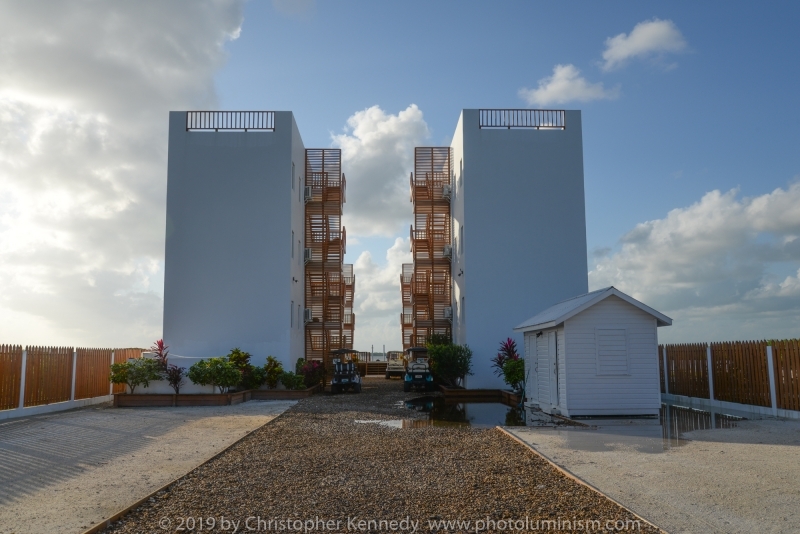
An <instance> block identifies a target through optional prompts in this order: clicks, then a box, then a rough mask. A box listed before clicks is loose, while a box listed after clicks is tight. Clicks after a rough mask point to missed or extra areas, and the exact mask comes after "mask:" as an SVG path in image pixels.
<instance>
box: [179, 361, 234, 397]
mask: <svg viewBox="0 0 800 534" xmlns="http://www.w3.org/2000/svg"><path fill="white" fill-rule="evenodd" d="M186 376H188V377H189V380H191V381H192V382H193V383H195V384H199V385H201V386H208V385H210V386H213V387H215V388H218V389H219V392H220V393H225V392H226V391H227V390H228V388H231V387H233V386H235V385H236V384H238V383H239V381H240V380H241V378H242V375H241V373H240V372H239V369H238V368H237V367H236V366H235V365H234V364H232V363H231V362H229V361H228V359H227V358H209V359H207V360H200V361H199V362H197V363H195V364H194V365H192V366H191V367H189V372H188V373H186Z"/></svg>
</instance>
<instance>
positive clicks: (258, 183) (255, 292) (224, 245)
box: [164, 111, 304, 366]
mask: <svg viewBox="0 0 800 534" xmlns="http://www.w3.org/2000/svg"><path fill="white" fill-rule="evenodd" d="M185 121H186V113H185V112H171V113H170V138H169V163H168V183H167V228H166V250H165V273H164V339H165V341H166V343H167V344H168V345H170V350H171V352H172V353H174V354H176V355H182V356H192V357H209V356H220V355H224V354H226V353H227V352H228V351H229V350H230V349H231V348H233V347H239V348H241V349H243V350H246V351H249V352H250V353H252V354H253V363H254V364H260V363H263V362H264V361H265V360H266V357H267V355H273V356H275V357H277V358H279V359H280V360H282V361H283V362H284V364H285V365H287V366H289V365H293V363H294V360H296V358H298V357H300V356H302V354H303V330H302V327H301V325H302V322H300V324H298V321H297V305H298V304H300V308H301V310H302V304H303V291H304V288H303V286H304V284H303V261H302V239H303V220H304V218H303V201H302V181H300V180H298V177H301V176H302V175H303V169H304V147H303V143H302V140H301V138H300V134H299V131H298V129H297V125H296V124H295V121H294V117H293V115H292V113H291V112H288V111H283V112H276V113H275V131H274V132H258V131H251V132H234V131H220V132H187V131H186V129H185ZM293 161H294V163H295V184H294V188H292V162H293ZM292 231H294V234H295V236H294V241H293V240H292ZM298 239H299V240H300V245H299V247H298V243H297V240H298ZM292 248H294V258H292V256H291V254H292ZM298 248H299V250H298ZM293 279H294V280H297V282H294V281H293ZM292 301H294V304H295V306H294V308H292V306H291V303H292ZM301 313H302V311H301Z"/></svg>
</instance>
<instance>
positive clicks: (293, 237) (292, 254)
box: [292, 230, 294, 258]
mask: <svg viewBox="0 0 800 534" xmlns="http://www.w3.org/2000/svg"><path fill="white" fill-rule="evenodd" d="M292 257H293V258H294V230H292Z"/></svg>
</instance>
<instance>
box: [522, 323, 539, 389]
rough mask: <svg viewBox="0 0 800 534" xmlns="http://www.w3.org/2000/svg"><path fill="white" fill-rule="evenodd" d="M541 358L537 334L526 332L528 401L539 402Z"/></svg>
mask: <svg viewBox="0 0 800 534" xmlns="http://www.w3.org/2000/svg"><path fill="white" fill-rule="evenodd" d="M538 368H539V358H538V356H537V354H536V334H534V333H533V332H529V333H526V334H525V386H526V388H527V391H526V392H525V395H526V396H527V397H528V398H527V400H528V402H532V403H534V404H538V403H539V383H538V381H539V376H538V375H539V373H538V372H537V370H538Z"/></svg>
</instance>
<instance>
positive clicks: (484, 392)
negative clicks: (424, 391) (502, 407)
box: [439, 385, 521, 406]
mask: <svg viewBox="0 0 800 534" xmlns="http://www.w3.org/2000/svg"><path fill="white" fill-rule="evenodd" d="M439 391H441V392H442V394H443V395H444V398H445V400H448V401H456V402H458V401H460V402H502V403H503V404H507V405H509V406H516V405H518V404H519V402H520V400H521V399H520V398H519V395H516V394H514V393H512V392H511V391H506V390H504V389H464V388H448V387H446V386H441V385H440V386H439Z"/></svg>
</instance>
